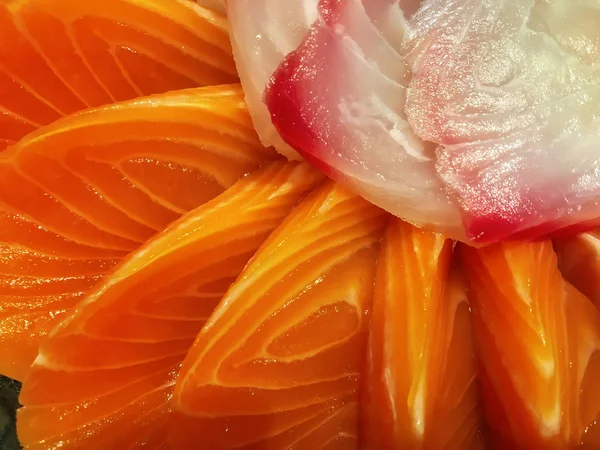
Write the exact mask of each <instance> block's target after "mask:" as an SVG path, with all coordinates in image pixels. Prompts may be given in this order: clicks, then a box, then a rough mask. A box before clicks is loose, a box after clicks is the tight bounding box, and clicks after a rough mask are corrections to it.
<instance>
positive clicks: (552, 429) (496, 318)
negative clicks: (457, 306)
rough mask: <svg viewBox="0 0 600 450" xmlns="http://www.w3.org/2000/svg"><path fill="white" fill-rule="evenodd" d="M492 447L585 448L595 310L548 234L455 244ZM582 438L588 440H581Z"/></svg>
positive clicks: (591, 406)
mask: <svg viewBox="0 0 600 450" xmlns="http://www.w3.org/2000/svg"><path fill="white" fill-rule="evenodd" d="M460 254H461V261H462V263H463V265H464V268H465V272H466V274H467V279H468V283H469V288H470V300H471V305H472V308H473V322H474V329H475V342H476V347H477V353H478V357H479V361H480V372H479V375H480V377H479V380H480V383H481V386H482V398H483V405H484V410H485V413H486V418H487V422H488V424H489V428H490V430H489V431H490V436H491V440H490V442H491V443H492V444H493V448H498V449H500V448H515V449H523V450H525V449H531V448H536V449H556V448H565V449H566V448H573V447H577V446H580V445H582V444H585V445H584V448H595V447H597V446H598V445H600V435H598V431H597V430H596V432H595V433H589V432H588V431H589V430H590V428H593V425H594V424H595V423H596V421H597V419H598V418H599V416H598V413H599V412H600V389H598V387H597V382H593V381H592V380H597V379H598V377H599V376H600V373H599V370H600V353H599V352H598V350H599V349H600V313H599V312H598V310H597V309H596V308H595V307H594V306H593V304H592V303H591V301H590V300H589V299H588V298H586V297H585V296H584V295H583V294H581V293H580V292H579V291H577V290H576V289H575V288H573V286H572V285H571V284H569V283H568V282H566V281H565V280H564V279H563V278H562V277H561V274H560V272H559V270H558V267H557V257H556V254H555V253H554V251H553V249H552V243H551V242H550V241H540V242H535V243H505V244H499V245H493V246H490V247H486V248H482V249H472V248H467V247H466V246H460ZM586 445H591V447H587V446H586Z"/></svg>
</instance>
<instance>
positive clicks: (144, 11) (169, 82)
mask: <svg viewBox="0 0 600 450" xmlns="http://www.w3.org/2000/svg"><path fill="white" fill-rule="evenodd" d="M237 79H238V78H237V74H236V72H235V65H234V62H233V56H232V52H231V45H230V42H229V36H228V33H227V23H226V20H225V17H224V15H223V14H219V13H217V12H215V11H213V10H210V9H206V8H203V7H201V6H199V5H197V4H195V3H194V2H192V1H189V0H171V1H169V2H165V1H162V0H147V1H139V0H104V1H80V0H60V1H55V0H3V1H2V2H0V151H2V150H3V149H5V148H6V147H8V146H10V145H13V144H15V143H16V142H17V141H18V140H19V139H20V138H22V137H23V136H24V135H26V134H27V133H30V132H32V131H34V130H35V129H36V128H39V127H40V126H43V125H47V124H49V123H51V122H53V121H54V120H56V119H58V118H60V117H63V116H65V115H68V114H71V113H73V112H76V111H80V110H83V109H87V108H91V107H97V106H101V105H106V104H109V103H114V102H115V101H122V100H128V99H132V98H135V97H140V96H144V95H151V94H156V93H161V92H167V91H170V90H174V89H185V88H192V87H198V86H206V85H215V84H227V83H233V82H235V81H237Z"/></svg>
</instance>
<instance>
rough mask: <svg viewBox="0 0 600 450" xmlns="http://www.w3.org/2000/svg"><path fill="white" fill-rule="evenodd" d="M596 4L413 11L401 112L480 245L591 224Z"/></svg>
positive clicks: (599, 68)
mask: <svg viewBox="0 0 600 450" xmlns="http://www.w3.org/2000/svg"><path fill="white" fill-rule="evenodd" d="M599 21H600V8H599V7H598V5H597V4H593V2H585V1H575V2H571V1H553V2H538V1H533V0H507V1H496V0H477V1H465V0H452V1H440V0H430V1H427V2H425V3H424V5H423V7H422V8H421V9H420V10H419V11H418V12H417V13H416V14H415V15H414V16H413V17H412V18H411V20H410V23H409V30H410V33H409V36H408V39H407V42H406V48H407V52H408V59H409V64H410V70H411V72H412V74H413V77H412V80H411V84H410V87H409V89H408V95H407V105H406V111H407V116H408V120H409V122H410V124H411V126H412V127H413V129H414V130H415V132H416V133H417V134H418V135H419V136H421V137H422V138H423V139H426V140H429V141H432V142H435V143H436V144H439V145H440V146H441V147H440V148H439V149H438V151H437V171H438V173H439V175H440V177H441V178H442V179H443V180H444V182H445V183H446V185H447V186H448V189H449V191H450V193H451V195H452V196H453V199H454V200H455V201H456V202H457V203H458V205H459V206H460V209H461V213H462V218H463V221H464V225H465V229H466V232H467V236H468V237H469V238H471V239H472V240H474V241H477V242H480V243H489V242H494V241H498V240H502V239H506V238H514V239H517V238H526V239H532V238H537V237H541V236H545V235H549V234H554V233H557V232H559V231H560V232H563V231H572V230H573V228H575V229H586V228H589V227H591V226H593V225H594V224H597V223H598V219H599V216H600V213H599V212H598V211H599V209H598V207H599V206H600V170H599V169H598V167H599V165H600V151H599V149H600V133H599V132H598V130H599V129H600V90H599V88H598V86H599V83H600V39H599V33H600V32H599V31H598V30H599V28H598V25H597V24H598V23H599Z"/></svg>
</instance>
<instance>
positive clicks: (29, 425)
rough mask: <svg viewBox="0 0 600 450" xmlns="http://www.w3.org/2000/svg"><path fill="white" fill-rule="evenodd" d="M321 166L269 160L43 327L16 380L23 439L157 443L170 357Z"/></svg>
mask: <svg viewBox="0 0 600 450" xmlns="http://www.w3.org/2000/svg"><path fill="white" fill-rule="evenodd" d="M323 181H324V177H323V176H322V175H321V174H319V173H318V172H317V171H315V170H314V169H313V168H311V167H309V166H308V165H307V164H306V163H296V162H287V161H277V162H274V163H271V164H268V165H266V166H265V167H264V168H262V169H259V170H258V171H256V172H254V173H252V174H251V175H249V176H246V177H244V178H242V179H241V180H240V181H238V182H237V183H235V184H234V185H233V186H232V187H231V188H229V189H228V190H227V191H226V192H225V193H223V194H222V195H220V196H218V197H217V198H215V199H214V200H212V201H210V202H208V203H206V204H205V205H203V206H201V207H199V208H197V209H195V210H193V211H191V212H190V213H188V214H186V215H185V216H183V217H182V218H181V219H180V220H178V221H177V222H175V223H174V224H172V225H171V226H170V227H169V228H167V229H166V230H165V231H163V232H162V233H160V234H159V235H158V236H157V237H156V238H154V239H151V240H150V241H149V242H148V243H146V244H145V245H143V246H142V247H141V248H140V249H139V250H137V251H136V252H134V253H132V254H131V255H129V256H128V257H127V258H125V260H124V261H123V262H122V263H121V264H120V265H119V266H118V267H117V268H116V269H115V270H114V271H113V272H112V273H111V274H109V275H107V276H106V278H105V279H104V281H103V283H100V284H99V285H98V287H97V288H95V289H94V290H92V292H90V294H89V295H88V296H87V297H86V299H85V301H84V302H82V303H81V304H80V305H78V307H77V308H75V309H74V310H73V311H72V312H71V313H70V314H69V315H67V316H66V317H65V320H64V321H63V322H62V323H61V325H60V326H58V327H57V328H55V329H54V330H53V331H52V333H51V334H50V336H49V337H48V339H46V340H45V341H44V342H43V344H42V346H41V348H40V353H39V355H38V357H37V358H36V360H35V362H34V364H33V366H32V369H31V371H30V372H29V374H28V376H27V378H26V380H25V383H24V388H23V390H22V392H21V402H22V403H23V405H24V407H23V408H21V409H20V410H19V412H18V421H17V424H18V431H19V437H20V440H21V443H22V444H23V445H24V446H25V448H27V449H31V450H34V449H35V450H37V449H39V450H45V449H48V448H59V447H60V448H65V449H72V450H75V449H84V450H106V449H109V448H111V449H112V448H114V449H119V450H120V449H126V448H140V447H143V448H152V449H158V448H161V449H162V448H164V446H165V445H166V444H165V442H166V439H167V434H168V433H167V429H166V428H167V426H168V424H169V422H170V414H171V407H170V397H171V395H172V392H173V386H174V382H175V377H176V375H177V373H178V369H179V365H180V364H181V362H182V361H183V359H184V357H185V354H186V352H187V350H188V348H189V347H190V345H191V344H192V343H193V342H194V339H195V337H196V335H197V334H198V332H199V331H200V330H201V329H202V326H203V325H204V323H205V322H206V320H207V319H208V317H209V316H210V314H211V313H212V311H213V309H214V307H215V306H216V305H217V304H218V302H219V301H220V299H221V297H222V296H223V295H224V293H225V291H226V290H227V288H228V287H229V285H230V284H231V283H232V282H233V281H234V280H235V279H236V277H237V276H238V275H239V274H240V272H241V271H242V270H243V268H244V266H245V265H246V264H247V262H248V260H249V259H250V258H251V256H252V255H253V254H254V252H255V251H256V250H257V249H258V247H259V246H260V245H261V244H262V243H263V242H264V241H265V240H266V239H267V238H268V236H269V234H270V233H271V232H272V231H273V230H274V229H275V228H276V227H277V226H278V225H279V224H280V223H281V222H282V221H283V220H284V218H285V217H286V216H287V215H288V213H289V212H290V211H291V210H292V208H293V207H295V206H296V205H297V204H298V202H299V201H300V200H301V199H302V198H303V197H304V196H305V195H306V194H307V193H308V192H310V191H311V190H312V189H313V188H315V187H317V186H318V185H319V184H321V183H322V182H323Z"/></svg>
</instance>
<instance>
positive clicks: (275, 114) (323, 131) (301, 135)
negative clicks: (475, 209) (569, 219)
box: [265, 0, 461, 235]
mask: <svg viewBox="0 0 600 450" xmlns="http://www.w3.org/2000/svg"><path fill="white" fill-rule="evenodd" d="M363 1H364V4H363ZM363 1H361V0H347V1H339V0H328V1H324V0H322V1H321V2H320V3H319V11H318V12H319V15H318V19H317V21H316V22H315V24H314V25H313V26H312V28H311V30H310V33H309V35H308V36H307V37H306V39H305V40H304V41H303V42H302V44H301V45H300V46H299V47H298V49H297V50H295V51H294V52H292V53H291V54H290V55H288V57H287V58H286V60H285V62H284V63H283V64H282V65H281V66H280V67H279V69H278V70H277V72H276V73H275V75H274V76H273V78H272V81H271V84H270V85H269V87H268V89H267V92H266V97H265V99H266V103H267V106H268V108H269V111H270V113H271V119H272V121H273V124H274V125H275V127H276V128H277V130H278V131H279V133H280V135H281V136H282V137H283V138H284V140H285V141H286V142H287V143H288V144H289V145H290V146H292V147H293V148H294V149H296V150H297V151H298V152H299V153H300V154H301V155H302V156H303V157H304V158H306V159H307V160H309V161H310V162H312V163H313V164H314V165H315V166H317V167H318V168H320V169H321V170H323V171H324V172H326V173H327V174H328V175H329V176H331V177H332V178H334V179H336V180H338V181H340V182H342V183H344V184H346V185H348V186H350V187H351V188H352V189H353V190H354V191H356V192H357V193H359V194H360V195H362V196H363V197H365V198H366V199H368V200H370V201H371V202H373V203H375V204H377V205H378V206H380V207H382V208H384V209H386V210H388V211H390V212H392V213H393V214H395V215H397V216H399V217H401V218H403V219H405V220H407V221H409V222H412V223H414V224H416V225H419V226H433V227H435V228H437V229H443V230H444V231H446V232H448V233H451V234H453V235H457V234H460V232H461V231H460V230H461V224H460V217H459V214H458V211H457V209H456V207H455V206H454V205H453V204H452V203H451V202H450V200H449V199H448V196H447V195H446V193H445V191H444V188H443V185H442V183H441V181H440V180H439V178H438V177H437V176H436V172H435V159H434V158H433V152H432V149H431V148H428V147H427V146H426V145H425V144H424V142H423V141H422V140H421V139H420V138H419V137H418V136H416V135H415V134H414V133H413V131H412V130H411V128H410V127H409V125H408V122H407V120H406V116H405V114H404V104H405V94H406V82H407V81H408V77H409V73H408V71H407V67H406V64H405V61H404V59H403V57H402V56H401V52H400V51H399V50H401V49H398V48H396V47H395V46H394V43H393V40H388V36H392V33H389V34H388V36H386V34H384V32H383V30H384V29H390V25H389V23H388V24H385V23H383V22H382V20H381V19H383V18H385V14H381V16H380V18H379V19H376V18H374V17H376V14H375V13H376V11H375V10H374V9H373V8H374V6H373V4H374V3H378V4H379V6H380V7H382V8H387V11H392V12H393V11H394V8H397V5H396V4H395V2H390V1H384V0H373V3H370V2H369V1H366V0H363ZM367 4H369V11H367V10H365V5H367ZM401 17H403V16H401ZM402 24H403V23H398V26H402Z"/></svg>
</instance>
